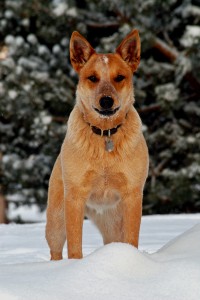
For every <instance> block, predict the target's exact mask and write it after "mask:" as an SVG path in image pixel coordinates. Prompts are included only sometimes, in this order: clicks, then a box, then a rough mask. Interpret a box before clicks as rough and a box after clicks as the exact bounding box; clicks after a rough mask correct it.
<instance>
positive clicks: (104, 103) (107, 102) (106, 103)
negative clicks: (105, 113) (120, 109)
mask: <svg viewBox="0 0 200 300" xmlns="http://www.w3.org/2000/svg"><path fill="white" fill-rule="evenodd" d="M99 104H100V106H101V108H103V109H109V108H111V107H112V106H113V104H114V100H113V98H111V97H109V96H104V97H102V98H101V99H100V101H99Z"/></svg>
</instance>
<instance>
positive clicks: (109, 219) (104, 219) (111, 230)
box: [86, 205, 124, 245]
mask: <svg viewBox="0 0 200 300" xmlns="http://www.w3.org/2000/svg"><path fill="white" fill-rule="evenodd" d="M86 215H87V216H88V218H90V219H91V221H92V222H93V223H94V224H95V225H96V226H97V228H98V229H99V231H100V233H101V234H102V237H103V242H104V245H106V244H109V243H113V242H123V239H124V233H123V230H122V228H123V219H122V208H121V205H117V207H115V208H111V209H108V210H105V211H103V212H102V213H97V212H95V211H94V210H90V209H89V208H87V210H86Z"/></svg>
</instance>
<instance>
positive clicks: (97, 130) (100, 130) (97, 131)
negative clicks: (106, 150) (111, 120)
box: [90, 124, 121, 137]
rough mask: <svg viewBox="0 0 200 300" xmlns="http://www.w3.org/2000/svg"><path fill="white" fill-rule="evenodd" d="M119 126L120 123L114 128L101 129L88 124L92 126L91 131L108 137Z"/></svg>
mask: <svg viewBox="0 0 200 300" xmlns="http://www.w3.org/2000/svg"><path fill="white" fill-rule="evenodd" d="M120 126H121V124H120V125H118V126H117V127H115V128H111V129H108V130H102V129H100V128H98V127H96V126H92V125H90V127H91V128H92V131H93V132H94V133H95V134H98V135H100V136H108V137H110V136H111V135H112V134H115V133H116V132H117V130H118V128H119V127H120Z"/></svg>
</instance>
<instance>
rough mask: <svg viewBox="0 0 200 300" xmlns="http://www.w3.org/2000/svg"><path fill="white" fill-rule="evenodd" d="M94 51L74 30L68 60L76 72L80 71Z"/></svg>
mask: <svg viewBox="0 0 200 300" xmlns="http://www.w3.org/2000/svg"><path fill="white" fill-rule="evenodd" d="M93 53H95V50H94V49H93V48H92V46H91V45H90V43H89V42H88V41H87V40H86V39H85V38H84V37H83V36H82V35H81V34H80V33H78V32H77V31H74V32H73V33H72V36H71V40H70V60H71V64H72V66H73V68H74V70H75V71H76V72H78V73H79V72H80V70H81V69H82V67H83V66H84V65H85V63H86V62H87V61H88V60H89V58H90V56H91V55H92V54H93Z"/></svg>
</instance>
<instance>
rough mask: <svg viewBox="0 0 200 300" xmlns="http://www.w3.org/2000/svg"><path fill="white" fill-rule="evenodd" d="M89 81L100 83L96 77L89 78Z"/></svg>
mask: <svg viewBox="0 0 200 300" xmlns="http://www.w3.org/2000/svg"><path fill="white" fill-rule="evenodd" d="M88 79H89V80H90V81H92V82H97V81H99V80H98V78H97V77H96V76H95V75H92V76H89V77H88Z"/></svg>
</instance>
